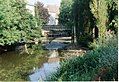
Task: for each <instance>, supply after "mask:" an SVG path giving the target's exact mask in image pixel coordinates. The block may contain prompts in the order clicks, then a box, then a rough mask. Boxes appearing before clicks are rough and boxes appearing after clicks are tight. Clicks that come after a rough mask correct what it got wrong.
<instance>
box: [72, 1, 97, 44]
mask: <svg viewBox="0 0 119 82" xmlns="http://www.w3.org/2000/svg"><path fill="white" fill-rule="evenodd" d="M72 7H73V8H72V11H73V15H74V22H75V28H76V39H77V43H78V44H80V45H83V44H84V45H85V44H87V42H88V40H89V37H90V36H91V34H92V29H93V27H94V25H95V22H94V21H95V18H94V17H93V14H92V12H91V11H90V10H91V9H90V0H85V1H84V0H74V3H73V6H72ZM89 41H90V40H89Z"/></svg>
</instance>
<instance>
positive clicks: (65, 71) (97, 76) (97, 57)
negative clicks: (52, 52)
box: [48, 37, 118, 81]
mask: <svg viewBox="0 0 119 82" xmlns="http://www.w3.org/2000/svg"><path fill="white" fill-rule="evenodd" d="M99 44H100V43H99ZM102 44H103V45H99V47H98V48H96V49H95V50H92V51H88V52H87V53H86V54H85V55H84V56H83V57H76V58H72V59H69V60H65V61H64V62H61V67H60V68H59V69H58V71H57V72H56V73H53V74H52V75H51V77H49V78H48V80H52V81H57V80H58V81H91V80H92V81H94V80H102V81H104V80H106V81H113V80H117V79H118V50H117V49H118V47H117V37H112V38H110V40H108V41H105V42H103V43H102Z"/></svg>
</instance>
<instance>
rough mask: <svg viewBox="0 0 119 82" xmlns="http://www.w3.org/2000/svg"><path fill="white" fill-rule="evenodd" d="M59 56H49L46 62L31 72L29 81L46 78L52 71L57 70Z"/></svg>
mask: <svg viewBox="0 0 119 82" xmlns="http://www.w3.org/2000/svg"><path fill="white" fill-rule="evenodd" d="M59 62H60V58H50V59H48V62H46V63H44V64H43V66H42V67H41V68H40V69H36V70H35V71H34V73H33V74H31V75H30V76H29V77H30V80H31V81H40V80H46V77H47V76H48V75H50V74H51V73H53V72H56V71H57V68H58V67H59V66H60V64H59Z"/></svg>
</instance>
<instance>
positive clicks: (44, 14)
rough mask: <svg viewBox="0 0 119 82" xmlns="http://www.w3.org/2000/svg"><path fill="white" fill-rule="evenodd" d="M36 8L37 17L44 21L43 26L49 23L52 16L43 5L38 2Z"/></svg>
mask: <svg viewBox="0 0 119 82" xmlns="http://www.w3.org/2000/svg"><path fill="white" fill-rule="evenodd" d="M35 6H36V7H35V12H36V16H37V17H38V21H42V23H43V24H46V23H48V21H49V16H50V15H49V13H48V10H47V9H46V8H45V7H44V5H43V3H41V2H37V3H36V4H35Z"/></svg>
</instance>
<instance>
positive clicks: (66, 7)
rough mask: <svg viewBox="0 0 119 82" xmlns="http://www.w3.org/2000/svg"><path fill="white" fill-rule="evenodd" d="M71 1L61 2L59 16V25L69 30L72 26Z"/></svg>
mask: <svg viewBox="0 0 119 82" xmlns="http://www.w3.org/2000/svg"><path fill="white" fill-rule="evenodd" d="M72 4H73V1H72V0H62V2H61V6H60V14H59V19H58V20H59V24H61V25H63V26H65V27H67V28H71V27H72V26H73V24H74V23H73V16H72Z"/></svg>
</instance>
